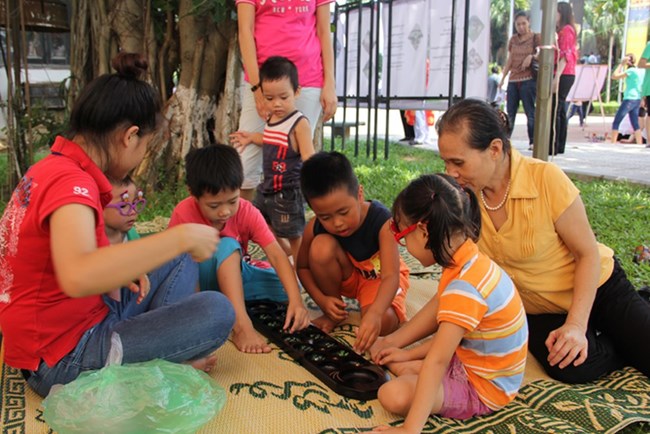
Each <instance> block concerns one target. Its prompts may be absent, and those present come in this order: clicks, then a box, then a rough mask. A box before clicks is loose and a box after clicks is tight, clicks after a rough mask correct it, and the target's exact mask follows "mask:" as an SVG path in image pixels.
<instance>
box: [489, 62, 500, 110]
mask: <svg viewBox="0 0 650 434" xmlns="http://www.w3.org/2000/svg"><path fill="white" fill-rule="evenodd" d="M499 83H500V81H499V67H498V66H496V65H495V66H493V67H492V68H491V69H490V75H489V76H488V90H487V101H488V102H495V101H496V100H497V94H498V91H499Z"/></svg>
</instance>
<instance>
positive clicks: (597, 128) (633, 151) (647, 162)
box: [418, 113, 650, 187]
mask: <svg viewBox="0 0 650 434" xmlns="http://www.w3.org/2000/svg"><path fill="white" fill-rule="evenodd" d="M612 121H613V118H612V117H605V120H604V123H603V118H602V117H601V116H600V115H595V114H592V115H590V116H589V117H588V118H587V126H586V127H585V128H584V129H583V128H581V127H580V125H579V124H578V119H577V117H574V118H572V119H571V120H570V122H569V132H568V140H567V145H566V150H565V152H564V154H561V155H556V156H555V157H549V161H553V162H554V163H556V164H557V165H558V166H560V167H561V168H562V169H563V170H564V171H565V172H567V173H569V174H574V175H578V176H585V177H589V178H604V179H611V180H619V181H620V180H624V181H629V182H632V183H635V184H641V185H646V186H648V187H650V148H646V147H645V145H636V144H620V143H619V144H616V145H613V144H611V143H609V142H605V141H602V140H596V141H592V139H590V137H592V136H593V135H594V134H595V135H596V137H601V138H602V137H604V136H605V133H606V132H608V131H609V129H610V128H611V125H612ZM431 135H432V136H433V140H432V143H429V144H425V145H418V146H421V147H424V148H431V149H433V150H435V151H437V149H438V147H437V138H436V137H435V133H434V130H433V129H431ZM512 145H513V147H515V148H516V149H517V150H519V151H520V152H521V153H522V154H524V155H528V156H531V155H532V151H529V150H528V137H527V134H526V116H525V115H524V114H523V113H522V114H519V115H517V120H516V122H515V130H514V133H513V137H512Z"/></svg>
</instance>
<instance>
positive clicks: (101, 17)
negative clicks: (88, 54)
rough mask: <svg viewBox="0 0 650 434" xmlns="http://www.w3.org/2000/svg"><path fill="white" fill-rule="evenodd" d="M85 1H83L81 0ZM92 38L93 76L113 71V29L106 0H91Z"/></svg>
mask: <svg viewBox="0 0 650 434" xmlns="http://www.w3.org/2000/svg"><path fill="white" fill-rule="evenodd" d="M81 2H82V3H83V1H81ZM89 10H90V23H91V32H90V35H91V38H92V41H93V43H92V47H93V49H94V50H93V59H92V60H93V77H99V76H100V75H103V74H108V73H109V72H110V71H111V50H110V48H111V41H110V35H111V29H110V22H109V19H108V8H107V6H106V0H95V1H94V2H90V9H89Z"/></svg>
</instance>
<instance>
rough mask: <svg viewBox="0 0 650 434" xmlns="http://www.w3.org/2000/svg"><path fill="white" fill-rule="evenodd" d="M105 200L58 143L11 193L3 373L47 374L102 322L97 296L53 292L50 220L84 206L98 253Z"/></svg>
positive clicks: (99, 184)
mask: <svg viewBox="0 0 650 434" xmlns="http://www.w3.org/2000/svg"><path fill="white" fill-rule="evenodd" d="M110 200H111V184H110V183H109V182H108V180H107V179H106V176H104V174H103V173H102V171H101V170H100V169H99V167H97V165H95V163H94V162H93V161H92V160H91V159H90V158H89V157H88V155H87V154H86V153H85V152H84V151H83V149H81V148H80V147H79V146H78V145H77V144H75V143H73V142H71V141H69V140H66V139H64V138H63V137H57V138H56V141H55V142H54V145H53V146H52V154H50V155H48V156H47V157H45V158H44V159H43V160H41V161H39V162H38V163H36V164H35V165H34V166H32V167H31V168H30V169H29V170H28V171H27V173H26V174H25V176H24V177H23V179H22V180H21V181H20V183H19V184H18V186H17V187H16V189H15V190H14V193H13V195H12V197H11V199H10V201H9V203H8V204H7V208H6V210H5V212H4V215H3V216H2V219H1V220H0V326H1V327H2V333H3V336H4V342H5V361H6V363H7V364H8V365H10V366H13V367H15V368H21V369H28V370H36V369H37V368H38V365H39V363H40V361H41V360H44V361H45V362H46V363H47V365H48V366H53V365H55V364H56V363H57V362H58V361H59V360H61V359H62V358H63V357H64V356H65V355H66V354H68V353H69V352H70V351H72V350H73V349H74V348H75V346H76V345H77V343H78V342H79V339H80V338H81V336H82V335H83V334H84V333H85V332H86V330H88V329H89V328H91V327H92V326H94V325H95V324H97V323H99V322H100V321H102V320H103V319H104V318H105V317H106V315H107V313H108V308H107V307H106V305H105V304H104V302H103V300H102V298H101V296H99V295H95V296H90V297H82V298H70V297H68V296H67V295H65V294H64V293H63V292H62V291H61V289H60V288H59V284H58V281H57V278H56V275H55V273H54V267H53V264H52V254H51V251H50V227H49V217H50V215H51V214H52V213H53V212H54V211H55V210H57V209H58V208H60V207H61V206H64V205H67V204H71V203H78V204H82V205H86V206H89V207H91V208H92V209H93V210H95V216H96V218H95V222H96V224H95V237H96V239H97V245H98V246H99V247H102V246H107V245H108V244H109V242H108V239H107V238H106V234H105V232H104V219H103V214H102V208H103V205H106V204H108V203H109V202H110Z"/></svg>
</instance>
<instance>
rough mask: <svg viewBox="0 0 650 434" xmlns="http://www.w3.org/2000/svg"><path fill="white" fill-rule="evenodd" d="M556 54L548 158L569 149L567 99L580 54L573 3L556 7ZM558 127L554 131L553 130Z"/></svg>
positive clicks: (560, 4) (574, 77)
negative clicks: (567, 147)
mask: <svg viewBox="0 0 650 434" xmlns="http://www.w3.org/2000/svg"><path fill="white" fill-rule="evenodd" d="M556 28H557V50H558V51H557V54H556V65H555V75H554V76H553V84H552V87H551V89H553V102H552V106H551V107H552V109H551V113H555V111H556V110H557V115H555V116H552V117H551V141H550V143H549V150H548V152H549V155H556V154H564V147H565V146H566V136H567V127H568V126H569V121H568V120H567V116H566V108H565V103H566V98H567V95H568V94H569V90H571V86H573V82H574V81H575V79H576V62H577V59H578V50H577V49H576V38H577V35H576V27H575V21H574V19H573V9H572V8H571V4H570V3H558V5H557V25H556ZM553 127H555V128H553Z"/></svg>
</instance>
